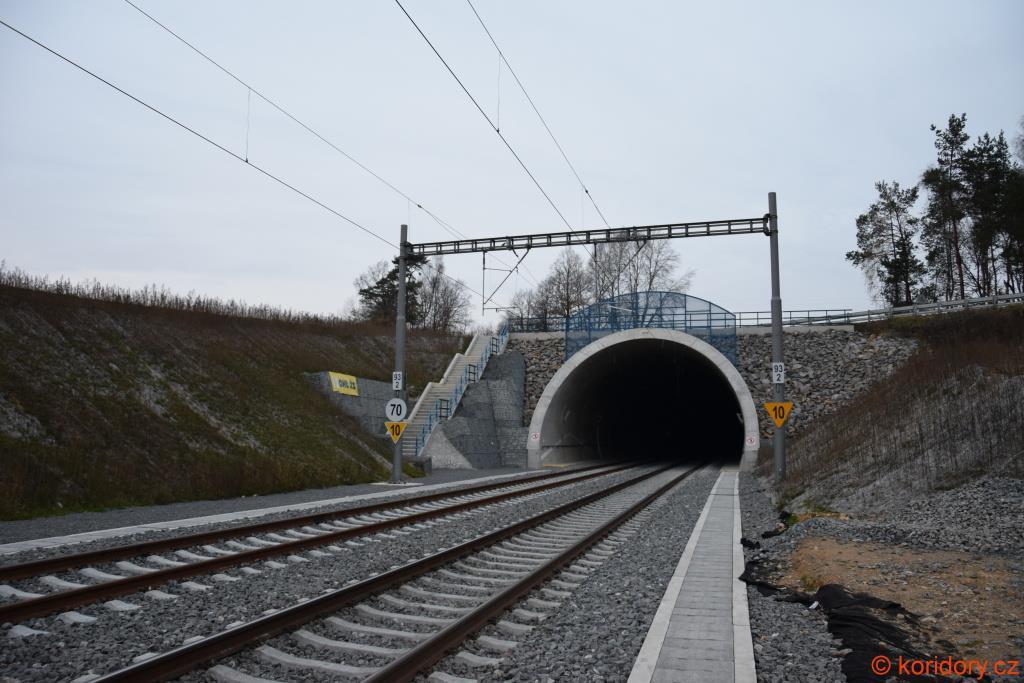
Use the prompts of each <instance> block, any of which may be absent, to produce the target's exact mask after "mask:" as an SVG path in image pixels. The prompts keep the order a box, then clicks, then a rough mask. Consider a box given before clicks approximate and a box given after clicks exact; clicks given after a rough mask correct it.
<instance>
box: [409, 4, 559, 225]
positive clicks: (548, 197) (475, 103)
mask: <svg viewBox="0 0 1024 683" xmlns="http://www.w3.org/2000/svg"><path fill="white" fill-rule="evenodd" d="M395 4H396V5H398V7H399V9H401V10H402V13H403V14H405V16H406V18H407V19H408V20H409V22H410V23H411V24H412V25H413V27H414V28H415V29H416V31H417V32H418V33H419V34H420V36H421V37H422V38H423V40H424V41H426V43H427V45H428V46H430V49H431V50H432V51H433V52H434V54H435V55H436V56H437V58H438V59H439V60H441V64H443V65H444V68H445V69H447V70H448V73H449V74H451V76H452V78H454V79H455V82H456V83H458V84H459V87H460V88H462V92H464V93H465V94H466V97H468V98H469V99H470V101H471V102H472V103H473V106H475V107H476V109H477V111H479V112H480V115H481V116H483V117H484V119H485V120H486V121H487V124H488V125H489V126H490V127H491V128H492V129H493V130H494V132H495V133H497V135H498V137H499V138H501V141H502V142H503V143H505V147H507V148H508V151H509V152H511V153H512V156H513V157H515V160H516V161H517V162H518V163H519V165H520V166H521V167H522V169H523V171H525V172H526V175H527V176H529V177H530V180H532V181H533V184H534V185H536V186H537V189H538V190H540V193H541V194H542V195H544V199H546V200H547V202H548V204H550V205H551V208H552V209H554V211H555V213H556V214H558V217H559V218H560V219H562V222H563V223H564V224H565V227H567V228H568V229H569V231H570V232H575V229H574V228H573V227H572V225H571V224H570V223H569V221H568V220H567V219H566V217H565V215H564V214H563V213H562V211H561V209H559V208H558V205H556V204H555V202H554V200H553V199H551V195H549V194H548V193H547V191H546V190H545V189H544V187H543V186H542V185H541V184H540V181H538V180H537V177H536V176H535V175H534V174H533V172H532V171H530V169H529V167H528V166H527V165H526V163H525V162H524V161H523V160H522V158H521V157H520V156H519V154H518V153H517V152H516V150H515V149H514V148H513V147H512V145H511V144H510V143H509V141H508V140H507V139H506V138H505V136H504V134H502V132H501V130H500V129H499V128H498V126H496V125H495V123H494V120H493V119H491V117H490V116H489V115H488V114H487V112H486V111H484V108H483V107H482V106H480V103H479V102H478V101H477V99H476V98H475V97H473V93H471V92H469V89H468V88H467V87H466V85H465V84H464V83H463V82H462V79H461V78H459V76H458V74H456V73H455V71H454V69H452V67H451V66H449V64H448V62H447V61H446V60H445V58H444V57H442V56H441V53H440V52H439V51H438V49H437V48H436V47H435V46H434V43H433V42H431V40H430V38H428V37H427V34H426V33H424V32H423V29H421V28H420V25H419V24H417V23H416V20H415V19H413V18H412V15H411V14H409V12H408V11H407V10H406V9H405V7H404V6H403V5H402V3H401V0H395Z"/></svg>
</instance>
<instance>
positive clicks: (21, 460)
mask: <svg viewBox="0 0 1024 683" xmlns="http://www.w3.org/2000/svg"><path fill="white" fill-rule="evenodd" d="M392 334H393V331H392V330H390V329H385V328H384V327H376V326H371V325H366V324H354V323H340V324H324V323H323V322H322V321H321V322H316V321H313V322H310V321H302V320H292V321H289V320H260V319H252V318H246V317H239V316H232V315H224V314H217V313H208V312H194V311H184V310H174V309H170V308H162V307H159V306H142V305H137V304H127V303H119V302H112V301H98V300H94V299H89V298H82V297H77V296H67V295H61V294H54V293H49V292H40V291H30V290H27V289H20V288H14V287H8V286H0V474H2V476H0V518H2V519H14V518H23V517H30V516H37V515H43V514H55V513H60V512H68V511H72V510H88V509H102V508H108V507H116V506H125V505H149V504H157V503H169V502H174V501H182V500H200V499H210V498H224V497H232V496H239V495H252V494H263V493H272V492H279V491H288V490H295V489H300V488H309V487H323V486H332V485H337V484H345V483H355V482H366V481H373V480H378V479H380V478H382V477H383V476H384V475H385V473H386V471H387V469H386V467H387V462H388V460H387V459H388V458H389V455H388V454H389V452H390V448H388V446H389V445H390V443H387V444H385V442H384V441H383V440H381V439H380V438H378V437H377V436H375V435H368V434H366V433H365V432H363V431H362V430H361V429H360V428H359V426H358V425H357V423H356V422H355V421H354V420H352V419H350V418H348V417H347V416H345V415H343V414H341V413H340V412H339V411H338V410H337V409H336V408H334V407H332V406H331V405H330V403H329V402H328V400H327V399H326V398H325V397H323V396H322V395H320V394H318V393H317V392H316V391H315V390H314V389H313V388H312V387H311V386H310V385H309V383H308V381H307V380H306V378H305V377H304V375H303V373H305V372H313V371H318V370H325V369H331V370H339V371H344V372H347V373H351V374H355V375H358V376H362V377H370V378H375V379H383V380H386V379H388V378H389V377H390V371H391V365H392V360H393V341H392ZM461 341H462V340H459V339H451V338H448V337H443V336H435V335H427V334H419V333H417V334H414V335H413V337H412V339H411V340H410V344H409V349H408V359H407V371H408V376H409V381H410V384H411V385H419V386H423V385H424V384H425V383H426V381H428V380H429V379H434V378H436V377H439V376H440V375H441V373H442V372H443V371H444V368H445V366H446V365H447V363H448V362H449V361H450V360H451V356H452V354H453V353H455V352H456V351H457V350H458V349H459V347H460V345H461Z"/></svg>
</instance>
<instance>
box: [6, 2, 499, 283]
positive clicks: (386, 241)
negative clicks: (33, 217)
mask: <svg viewBox="0 0 1024 683" xmlns="http://www.w3.org/2000/svg"><path fill="white" fill-rule="evenodd" d="M0 25H2V26H4V27H6V28H7V29H9V30H10V31H12V32H14V33H16V34H17V35H19V36H21V37H22V38H24V39H25V40H27V41H29V42H30V43H32V44H34V45H36V46H37V47H40V48H42V49H43V50H45V51H46V52H49V53H50V54H51V55H53V56H54V57H57V58H58V59H60V60H62V61H64V62H66V63H67V64H70V65H71V66H73V67H75V68H76V69H78V70H79V71H81V72H82V73H84V74H87V75H89V76H91V77H92V78H94V79H96V80H97V81H99V82H100V83H103V84H104V85H106V86H107V87H109V88H111V89H113V90H115V91H117V92H118V93H120V94H122V95H124V96H125V97H127V98H128V99H130V100H132V101H133V102H135V103H137V104H139V105H141V106H143V107H145V108H146V109H148V110H149V111H151V112H153V113H154V114H157V115H158V116H160V117H162V118H163V119H165V120H167V121H170V122H171V123H173V124H174V125H176V126H178V127H179V128H181V129H182V130H184V131H187V132H189V133H191V134H192V135H194V136H195V137H197V138H199V139H200V140H202V141H203V142H206V143H207V144H209V145H212V146H213V147H215V148H217V149H219V150H220V151H221V152H224V153H225V154H227V155H228V156H230V157H231V158H232V159H235V160H236V161H238V162H239V163H242V164H245V165H246V166H248V167H249V168H252V169H254V170H256V171H258V172H259V173H261V174H262V175H264V176H266V177H267V178H270V179H271V180H273V181H274V182H276V183H278V184H280V185H282V186H283V187H286V188H288V189H289V190H291V191H292V192H294V193H296V194H298V195H300V196H301V197H303V198H305V199H307V200H309V201H311V202H313V203H314V204H316V205H317V206H319V207H320V208H322V209H324V210H325V211H327V212H329V213H331V214H333V215H334V216H336V217H337V218H340V219H341V220H343V221H345V222H346V223H349V224H350V225H352V226H353V227H355V228H358V229H359V230H361V231H363V232H364V233H366V234H368V235H370V236H371V237H373V238H374V239H376V240H378V241H380V242H383V243H384V244H386V245H388V246H390V247H392V248H394V249H398V245H397V244H395V243H394V242H392V241H391V240H389V239H387V238H386V237H383V236H381V235H380V234H378V233H376V232H374V231H373V230H371V229H370V228H368V227H366V226H365V225H362V224H361V223H359V222H358V221H356V220H354V219H352V218H349V217H348V216H346V215H345V214H343V213H341V212H340V211H338V210H337V209H335V208H333V207H331V206H329V205H327V204H325V203H324V202H322V201H320V200H319V199H317V198H316V197H314V196H312V195H311V194H309V193H307V192H305V191H303V190H301V189H300V188H298V187H297V186H295V185H293V184H291V183H289V182H288V181H286V180H284V179H283V178H281V177H279V176H277V175H275V174H273V173H271V172H270V171H268V170H267V169H265V168H263V167H261V166H260V165H258V164H255V163H253V162H251V161H247V160H246V159H245V158H244V157H243V156H242V155H240V154H238V153H237V152H234V151H232V150H231V149H229V148H228V147H226V146H224V145H222V144H220V143H219V142H217V141H216V140H213V139H212V138H209V137H207V136H206V135H203V134H202V133H200V132H199V131H197V130H196V129H194V128H192V127H191V126H189V125H188V124H186V123H184V122H182V121H180V120H178V119H176V118H174V117H173V116H171V115H170V114H167V113H166V112H164V111H161V110H160V109H158V108H157V107H155V106H154V105H152V104H149V103H148V102H146V101H145V100H142V99H140V98H139V97H136V96H135V95H133V94H131V93H130V92H128V91H127V90H125V89H124V88H121V87H120V86H118V85H116V84H114V83H112V82H111V81H109V80H107V79H105V78H103V77H102V76H100V75H99V74H97V73H96V72H94V71H91V70H90V69H88V68H87V67H85V66H83V65H81V64H79V63H78V62H76V61H74V60H73V59H71V58H70V57H67V56H65V55H64V54H62V53H60V52H58V51H57V50H55V49H53V48H51V47H49V46H48V45H45V44H44V43H41V42H40V41H38V40H36V39H35V38H33V37H32V36H30V35H28V34H27V33H25V32H24V31H21V30H20V29H18V28H16V27H14V26H12V25H11V24H9V23H7V22H6V21H4V20H3V19H0ZM441 275H443V276H444V277H446V278H448V279H449V280H451V281H452V282H455V283H456V284H458V285H459V286H461V287H464V288H465V289H466V290H468V291H470V292H472V293H474V294H478V295H480V296H481V297H483V296H484V295H483V293H482V292H477V291H476V290H475V289H472V288H471V287H469V286H468V285H466V284H465V283H464V282H462V281H461V280H458V279H457V278H453V277H451V276H450V275H447V274H445V273H441Z"/></svg>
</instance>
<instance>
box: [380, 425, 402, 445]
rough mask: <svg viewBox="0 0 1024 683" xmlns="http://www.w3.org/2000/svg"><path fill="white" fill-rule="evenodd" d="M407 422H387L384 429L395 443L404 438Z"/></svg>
mask: <svg viewBox="0 0 1024 683" xmlns="http://www.w3.org/2000/svg"><path fill="white" fill-rule="evenodd" d="M405 425H406V423H405V422H385V423H384V427H385V428H386V429H387V430H388V436H390V437H391V440H392V441H394V442H395V443H398V440H399V439H401V438H402V432H404V431H405Z"/></svg>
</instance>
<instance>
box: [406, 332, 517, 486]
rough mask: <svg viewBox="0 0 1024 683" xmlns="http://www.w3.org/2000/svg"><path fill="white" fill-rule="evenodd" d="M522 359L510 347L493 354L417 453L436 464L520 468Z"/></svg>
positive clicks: (445, 466)
mask: <svg viewBox="0 0 1024 683" xmlns="http://www.w3.org/2000/svg"><path fill="white" fill-rule="evenodd" d="M525 375H526V363H525V361H524V359H523V356H522V354H520V353H518V352H515V351H511V352H506V353H503V354H501V355H498V356H493V357H492V358H491V360H490V362H488V364H487V368H486V370H484V374H483V377H482V378H481V380H480V381H479V382H476V383H474V384H471V385H469V387H468V388H467V389H466V393H465V394H464V395H463V397H462V402H461V403H460V404H459V407H458V409H457V410H456V411H455V415H454V416H453V417H452V419H450V420H446V421H444V422H442V423H441V425H440V426H439V427H437V428H436V429H435V430H434V434H433V435H432V436H431V437H430V441H428V442H427V446H426V449H424V452H423V455H425V456H426V457H428V458H429V459H430V461H431V463H432V465H433V467H436V468H461V467H473V468H481V469H482V468H493V467H524V466H525V465H526V427H525V426H523V383H524V379H525Z"/></svg>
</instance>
